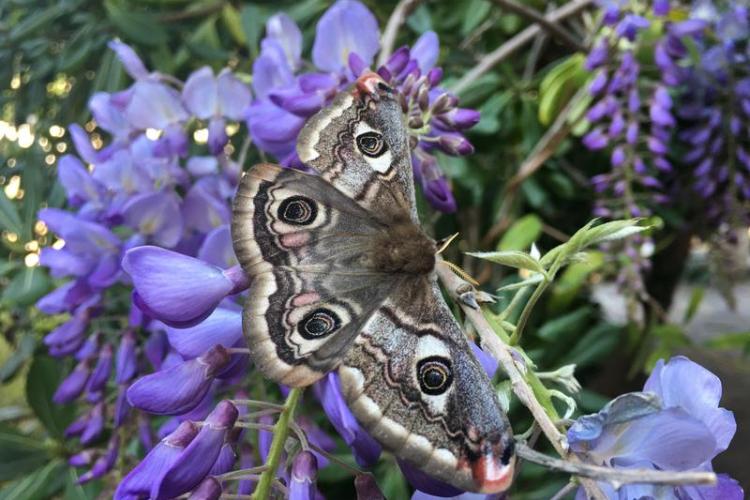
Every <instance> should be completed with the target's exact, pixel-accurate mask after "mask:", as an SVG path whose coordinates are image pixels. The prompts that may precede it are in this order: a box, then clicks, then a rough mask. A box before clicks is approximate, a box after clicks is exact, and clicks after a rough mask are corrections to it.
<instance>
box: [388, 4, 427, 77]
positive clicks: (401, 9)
mask: <svg viewBox="0 0 750 500" xmlns="http://www.w3.org/2000/svg"><path fill="white" fill-rule="evenodd" d="M421 1H422V0H401V1H400V2H399V3H398V5H396V8H395V9H393V14H391V17H390V18H389V19H388V24H386V25H385V31H384V32H383V36H382V38H381V39H380V47H381V49H380V54H379V55H378V66H380V65H382V64H385V62H386V61H387V60H388V58H389V57H390V55H391V53H392V52H393V45H394V44H395V43H396V35H397V34H398V29H399V28H400V27H401V25H402V24H404V21H406V18H407V17H409V14H411V11H412V10H414V8H415V7H416V6H417V5H418V4H419V3H420V2H421Z"/></svg>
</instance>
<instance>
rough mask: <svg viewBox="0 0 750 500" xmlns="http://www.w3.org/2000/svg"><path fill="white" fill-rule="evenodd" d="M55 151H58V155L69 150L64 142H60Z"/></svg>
mask: <svg viewBox="0 0 750 500" xmlns="http://www.w3.org/2000/svg"><path fill="white" fill-rule="evenodd" d="M55 149H56V150H57V152H58V153H64V152H65V151H66V150H67V149H68V145H67V144H65V143H64V142H58V143H57V144H56V145H55Z"/></svg>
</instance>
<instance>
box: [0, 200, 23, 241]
mask: <svg viewBox="0 0 750 500" xmlns="http://www.w3.org/2000/svg"><path fill="white" fill-rule="evenodd" d="M0 227H1V228H3V229H4V230H6V231H9V232H11V233H16V234H18V235H20V234H21V232H22V231H23V225H22V224H21V217H20V216H19V215H18V210H16V206H15V205H14V204H13V202H12V201H11V200H9V199H8V197H7V196H6V195H5V191H4V190H2V189H0Z"/></svg>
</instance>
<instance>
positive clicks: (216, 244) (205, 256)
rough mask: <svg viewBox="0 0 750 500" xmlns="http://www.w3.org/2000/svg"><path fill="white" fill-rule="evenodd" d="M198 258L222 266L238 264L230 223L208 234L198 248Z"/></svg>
mask: <svg viewBox="0 0 750 500" xmlns="http://www.w3.org/2000/svg"><path fill="white" fill-rule="evenodd" d="M198 258H199V259H200V260H203V261H206V262H208V263H209V264H213V265H215V266H218V267H222V268H227V267H232V266H235V265H237V257H236V256H235V255H234V249H233V248H232V236H231V234H230V231H229V225H227V224H225V225H223V226H219V227H217V228H215V229H213V230H211V232H210V233H208V234H207V235H206V239H205V240H203V243H202V244H201V247H200V249H198Z"/></svg>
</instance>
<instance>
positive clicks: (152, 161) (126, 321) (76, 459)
mask: <svg viewBox="0 0 750 500" xmlns="http://www.w3.org/2000/svg"><path fill="white" fill-rule="evenodd" d="M110 46H111V48H112V49H113V50H115V51H116V53H117V54H118V56H119V57H120V59H121V61H122V63H123V65H124V66H125V68H126V70H127V71H128V73H129V74H130V75H131V76H132V77H133V78H134V79H135V82H134V83H133V85H131V86H130V87H129V88H127V89H126V90H123V91H121V92H116V93H113V94H108V93H97V94H95V95H94V96H92V98H91V100H90V102H89V109H90V110H91V113H92V115H93V117H94V120H95V123H96V125H97V126H98V127H99V131H98V133H97V134H96V135H95V136H92V137H94V138H95V140H96V141H101V135H100V134H106V135H108V136H109V137H110V139H111V140H110V142H109V144H107V145H106V146H105V147H101V148H99V149H97V148H95V147H94V145H93V144H92V139H91V138H90V137H89V135H88V134H87V132H86V131H85V130H84V129H83V128H82V127H80V126H78V125H72V126H71V127H70V129H69V130H70V133H71V136H72V139H73V142H74V143H75V146H76V149H77V151H78V156H74V155H67V156H64V157H62V158H61V159H60V161H59V163H58V178H59V181H60V183H61V184H62V186H63V188H64V189H65V191H66V193H67V196H68V203H69V206H70V207H71V208H72V209H73V210H74V211H65V210H59V209H52V208H48V209H44V210H42V211H40V213H39V218H40V219H41V220H42V221H43V222H44V223H45V224H46V225H47V226H48V227H49V229H50V230H51V231H52V232H54V233H55V234H57V235H58V236H59V237H60V238H61V240H62V241H63V242H64V245H62V246H60V245H56V246H55V247H53V248H45V249H44V250H43V251H42V253H41V263H42V265H44V266H47V267H48V268H49V269H50V272H51V274H52V276H54V277H55V278H60V279H63V278H64V279H67V281H65V282H64V284H62V285H61V286H60V287H59V288H57V289H56V290H54V291H53V292H52V293H50V294H49V295H47V296H45V297H43V298H42V299H41V300H40V301H39V302H38V304H37V306H38V308H39V309H40V310H41V311H43V312H45V313H48V314H60V313H69V315H70V317H69V319H68V320H67V321H65V322H64V323H62V324H61V325H60V326H58V327H57V328H55V329H54V330H53V331H51V332H50V333H49V334H48V335H47V336H46V337H45V338H44V342H45V344H46V345H47V346H48V347H49V352H50V353H51V354H52V355H54V356H56V357H61V358H62V357H67V356H73V357H74V358H75V360H76V365H75V367H74V369H73V370H72V371H71V373H70V374H69V375H68V376H67V377H66V378H65V379H64V380H63V381H62V382H61V384H60V386H59V387H58V388H57V391H56V393H55V395H54V400H55V401H56V402H58V403H67V402H71V401H74V400H81V401H85V402H86V403H87V404H88V405H90V406H89V407H88V409H85V410H84V411H83V413H82V414H81V415H79V416H78V418H77V419H76V420H75V421H74V422H73V424H71V425H70V427H68V429H67V430H66V432H65V434H66V436H67V437H69V438H71V439H73V438H78V439H79V441H80V444H81V446H83V447H85V449H84V450H83V451H82V452H80V453H78V454H76V455H74V456H73V457H72V458H71V460H70V462H71V464H72V465H75V466H77V467H88V468H89V470H88V472H86V473H84V474H83V475H82V476H81V477H80V481H81V482H85V481H88V480H91V479H94V478H96V477H100V476H102V475H103V474H105V473H106V472H107V471H108V470H109V469H111V468H112V466H113V465H114V464H115V462H116V461H117V459H118V457H119V450H120V448H121V446H120V445H123V443H120V442H119V439H120V436H121V435H122V434H121V433H120V432H119V429H121V428H130V429H132V430H135V429H136V428H139V429H140V437H141V441H142V443H143V445H144V446H145V447H146V448H147V449H148V448H150V447H151V444H152V439H153V438H152V434H151V429H150V428H149V421H148V420H147V419H146V418H145V417H141V416H139V417H138V418H136V417H135V414H134V413H133V412H132V411H131V409H132V408H131V407H132V405H135V406H141V401H140V400H139V395H140V393H141V392H143V391H142V390H140V387H141V386H142V385H143V384H141V386H139V385H138V384H135V385H134V386H132V387H130V388H129V384H130V383H131V382H132V381H133V379H134V378H135V377H136V376H137V375H138V374H139V373H143V372H144V370H148V368H147V367H148V366H149V365H150V366H151V367H153V368H155V369H158V368H161V367H166V366H170V367H172V369H173V370H182V372H181V374H182V375H183V378H182V380H196V379H200V383H201V384H202V386H201V387H202V390H203V392H204V393H207V392H208V390H209V388H210V386H211V385H212V383H213V381H214V379H215V378H217V377H221V376H222V375H224V374H225V373H227V370H228V368H229V365H230V359H229V358H230V356H229V355H228V354H227V353H226V351H225V350H224V351H222V350H220V349H215V350H214V351H210V350H209V349H205V350H201V348H200V346H196V345H191V346H190V347H191V348H192V349H189V348H178V345H179V344H178V343H169V342H168V338H167V336H166V335H165V333H164V328H163V325H159V324H158V323H156V322H154V321H151V320H150V318H149V317H148V316H147V315H146V314H144V311H143V310H142V309H140V308H139V307H137V306H136V305H135V304H136V303H137V300H136V301H131V300H130V294H129V293H127V291H126V288H124V286H129V285H130V278H129V276H128V275H127V274H126V273H124V272H123V267H122V265H121V259H122V256H123V254H124V253H125V252H126V251H127V250H128V249H131V248H134V247H138V246H140V245H144V244H155V245H159V246H161V247H165V248H173V249H175V250H177V251H179V252H182V253H185V254H193V255H200V256H201V257H202V258H204V259H206V260H208V261H213V262H216V263H221V264H222V265H226V264H231V263H232V260H233V256H232V252H231V242H230V240H229V232H228V226H227V224H228V223H229V210H228V208H227V205H228V202H229V199H230V197H231V196H232V194H233V192H234V189H235V186H236V184H237V181H238V179H239V167H238V165H237V164H236V163H235V162H234V161H233V160H232V159H231V157H230V156H229V152H230V151H231V146H229V145H228V143H229V137H228V135H227V133H226V120H232V121H234V122H236V121H237V120H239V119H240V118H242V117H243V116H244V114H245V112H246V109H247V107H248V106H249V105H250V101H251V92H250V89H249V87H248V86H247V85H245V84H244V83H242V82H241V81H240V80H239V79H238V78H237V77H236V76H235V75H234V74H233V73H232V72H231V71H229V70H224V71H222V72H221V73H220V74H219V75H214V74H213V72H212V71H211V70H210V69H209V68H207V67H206V68H202V69H200V70H198V71H196V72H195V73H193V74H192V75H190V77H189V78H188V80H187V81H186V82H185V84H184V86H182V88H181V89H180V88H179V87H177V86H176V85H175V84H173V83H172V82H173V80H171V79H167V78H165V77H162V75H159V74H156V73H149V72H148V71H147V70H146V69H145V67H144V65H143V63H142V62H141V61H140V59H138V57H137V56H136V55H135V53H133V51H132V50H131V49H130V48H129V47H128V46H126V45H124V44H122V43H120V42H112V43H111V44H110ZM180 85H181V84H180ZM205 126H208V144H207V149H208V151H206V147H205V146H203V145H202V144H193V143H192V142H193V141H191V140H190V139H189V137H190V135H191V134H192V133H193V132H194V131H196V130H197V131H199V132H198V134H200V131H201V129H203V127H205ZM235 127H236V126H235ZM191 150H192V152H193V154H192V155H191V156H188V153H189V152H190V151H191ZM196 214H200V217H198V216H196ZM230 279H231V277H230ZM123 285H124V286H123ZM223 319H225V320H226V322H227V323H231V322H232V321H231V320H230V319H228V318H226V317H225V318H223ZM233 319H234V320H238V319H239V316H237V317H236V318H233ZM235 323H237V324H238V322H237V321H236V322H235ZM222 330H224V329H223V328H222ZM234 331H235V332H237V331H238V330H237V328H234ZM239 341H240V337H239V336H236V338H234V339H233V341H232V342H230V343H228V347H231V346H232V345H234V343H237V342H239ZM180 347H182V346H180ZM219 347H220V346H219ZM236 357H237V358H239V357H240V356H236ZM235 364H236V363H235ZM193 365H195V366H193ZM175 387H177V388H178V389H179V385H177V386H173V387H172V388H173V389H174V388H175ZM151 389H153V386H152V387H151ZM146 392H147V391H146ZM170 393H171V394H174V393H172V392H170ZM183 396H184V394H183ZM150 404H153V405H159V404H160V402H159V401H158V400H157V399H150ZM194 406H195V405H192V406H190V405H184V406H183V407H181V408H179V410H180V411H177V412H176V413H179V414H184V413H186V412H187V411H188V410H191V409H192V408H193V407H194ZM82 407H83V408H86V406H82ZM209 410H210V407H208V408H205V409H201V412H199V413H200V414H192V415H190V416H191V417H193V418H198V419H200V418H203V417H205V416H206V415H207V413H208V411H209ZM109 431H112V432H109ZM108 434H109V435H111V438H110V439H109V443H108V444H107V445H106V449H104V450H100V449H98V447H97V443H99V442H101V440H102V439H104V438H105V436H106V435H108Z"/></svg>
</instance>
